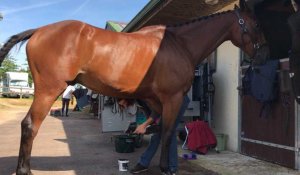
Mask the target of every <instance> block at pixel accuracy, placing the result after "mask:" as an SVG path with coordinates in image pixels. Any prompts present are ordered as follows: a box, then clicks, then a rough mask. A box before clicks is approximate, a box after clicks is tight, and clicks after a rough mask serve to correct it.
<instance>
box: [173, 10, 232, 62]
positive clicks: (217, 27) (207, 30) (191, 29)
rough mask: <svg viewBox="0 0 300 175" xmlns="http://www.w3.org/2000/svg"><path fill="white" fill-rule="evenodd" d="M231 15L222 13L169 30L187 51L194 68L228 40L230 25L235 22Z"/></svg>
mask: <svg viewBox="0 0 300 175" xmlns="http://www.w3.org/2000/svg"><path fill="white" fill-rule="evenodd" d="M233 15H234V14H233V13H231V12H227V13H226V12H224V13H223V14H219V15H214V16H210V17H208V18H207V19H202V20H200V21H197V22H194V23H190V24H186V25H184V26H181V27H174V28H173V29H170V30H173V32H174V34H175V36H176V37H177V39H178V41H180V43H181V44H182V46H183V47H185V48H186V49H187V51H188V52H189V54H190V57H191V62H192V64H193V65H194V66H196V65H198V64H200V63H201V62H202V61H203V60H204V59H205V58H206V57H207V56H208V55H209V54H211V53H212V52H213V51H214V50H215V49H216V48H217V47H218V46H219V45H220V44H222V43H223V42H224V41H226V40H229V39H230V32H231V25H232V24H233V22H234V21H237V19H235V18H233Z"/></svg>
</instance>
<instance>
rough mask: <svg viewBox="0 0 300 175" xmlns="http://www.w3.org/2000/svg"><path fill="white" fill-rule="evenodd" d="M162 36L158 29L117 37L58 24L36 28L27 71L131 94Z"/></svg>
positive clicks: (79, 24) (70, 23)
mask: <svg viewBox="0 0 300 175" xmlns="http://www.w3.org/2000/svg"><path fill="white" fill-rule="evenodd" d="M163 35H164V28H163V27H161V26H158V27H148V28H145V29H142V30H141V31H138V32H134V33H117V32H112V31H107V30H103V29H100V28H97V27H94V26H92V25H89V24H86V23H83V22H80V21H62V22H58V23H54V24H50V25H47V26H44V27H41V28H39V29H38V31H37V32H36V33H35V34H34V35H33V36H32V38H31V39H30V40H29V42H28V45H27V55H28V58H29V59H28V60H29V65H30V68H31V70H34V71H35V70H40V72H39V74H44V75H43V76H47V74H49V73H51V74H52V75H53V76H54V77H56V78H59V79H62V80H63V81H73V80H75V79H76V77H77V76H78V75H79V74H81V75H82V76H80V81H81V82H82V83H83V84H91V82H93V84H92V85H91V86H93V87H95V86H97V85H95V84H98V86H99V84H103V85H105V87H109V88H112V89H116V90H117V91H120V92H128V93H132V92H134V91H135V90H136V89H137V88H138V86H139V85H140V83H141V82H142V80H143V79H144V77H145V75H146V73H147V71H148V69H149V68H150V66H151V64H152V62H153V60H154V59H155V57H156V53H157V52H158V49H159V46H160V42H161V40H162V38H163ZM51 65H53V66H51ZM58 71H59V73H58ZM61 71H64V72H63V73H61ZM33 73H34V72H33ZM91 79H93V81H91ZM106 89H107V88H106ZM114 92H115V91H114Z"/></svg>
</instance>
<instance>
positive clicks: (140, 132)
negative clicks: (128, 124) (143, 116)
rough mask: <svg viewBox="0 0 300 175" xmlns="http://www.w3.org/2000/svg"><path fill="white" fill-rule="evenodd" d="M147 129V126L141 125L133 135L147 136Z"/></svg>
mask: <svg viewBox="0 0 300 175" xmlns="http://www.w3.org/2000/svg"><path fill="white" fill-rule="evenodd" d="M146 128H147V125H145V124H141V125H139V126H138V127H137V128H136V129H135V131H134V132H133V133H134V134H145V132H146Z"/></svg>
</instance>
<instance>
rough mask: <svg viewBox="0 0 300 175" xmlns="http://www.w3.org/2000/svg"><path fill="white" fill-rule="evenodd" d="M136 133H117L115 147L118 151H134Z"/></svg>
mask: <svg viewBox="0 0 300 175" xmlns="http://www.w3.org/2000/svg"><path fill="white" fill-rule="evenodd" d="M135 138H136V137H135V136H134V135H127V134H123V135H117V136H115V148H116V152H118V153H131V152H134V147H135Z"/></svg>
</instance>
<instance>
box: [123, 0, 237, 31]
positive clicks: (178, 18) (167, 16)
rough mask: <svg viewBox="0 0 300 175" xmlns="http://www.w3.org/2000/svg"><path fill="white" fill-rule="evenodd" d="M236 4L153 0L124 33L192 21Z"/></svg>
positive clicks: (212, 0) (214, 0)
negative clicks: (153, 26)
mask: <svg viewBox="0 0 300 175" xmlns="http://www.w3.org/2000/svg"><path fill="white" fill-rule="evenodd" d="M235 2H238V1H237V0H151V1H149V3H148V4H147V5H146V6H145V7H144V8H143V9H142V10H141V11H140V12H139V13H138V14H137V15H136V16H135V17H134V18H133V19H132V20H131V21H130V22H129V23H128V25H127V26H126V27H125V28H124V29H123V30H122V31H123V32H133V31H136V30H138V29H140V28H142V27H145V26H149V25H159V24H163V25H170V24H177V23H180V22H185V21H189V20H191V19H195V18H198V17H201V16H206V15H209V14H212V13H214V12H216V11H219V10H221V9H223V8H224V7H226V6H229V5H232V4H233V3H235ZM215 3H216V4H215ZM212 4H214V5H212Z"/></svg>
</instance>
